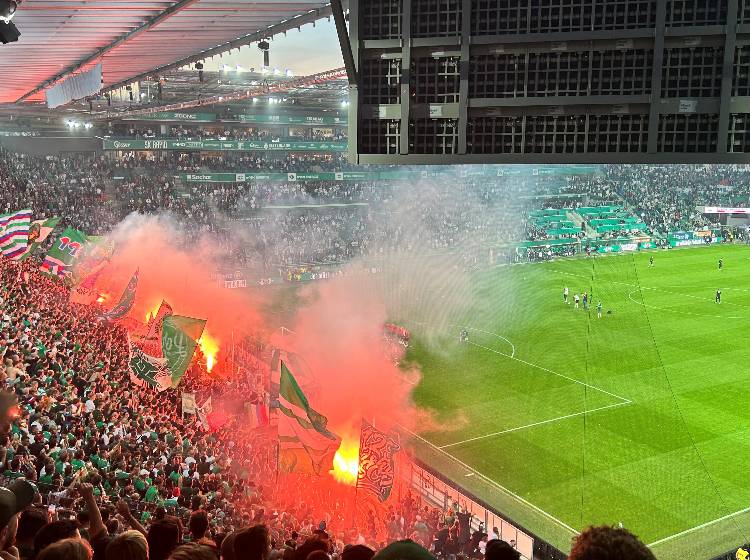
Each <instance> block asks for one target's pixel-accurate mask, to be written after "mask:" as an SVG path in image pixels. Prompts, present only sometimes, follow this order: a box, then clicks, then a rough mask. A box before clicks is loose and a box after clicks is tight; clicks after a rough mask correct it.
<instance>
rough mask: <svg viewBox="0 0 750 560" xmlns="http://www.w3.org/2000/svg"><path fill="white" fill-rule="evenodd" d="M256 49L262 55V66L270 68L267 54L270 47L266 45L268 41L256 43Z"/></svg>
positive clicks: (269, 58) (269, 59)
mask: <svg viewBox="0 0 750 560" xmlns="http://www.w3.org/2000/svg"><path fill="white" fill-rule="evenodd" d="M258 48H259V49H260V50H261V52H262V53H263V66H271V57H270V56H269V54H268V51H269V49H270V48H271V45H269V44H268V41H260V42H259V43H258Z"/></svg>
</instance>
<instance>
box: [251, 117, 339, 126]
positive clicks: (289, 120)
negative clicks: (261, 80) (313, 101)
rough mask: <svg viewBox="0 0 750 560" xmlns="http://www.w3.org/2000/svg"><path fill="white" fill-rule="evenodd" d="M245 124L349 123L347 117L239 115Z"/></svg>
mask: <svg viewBox="0 0 750 560" xmlns="http://www.w3.org/2000/svg"><path fill="white" fill-rule="evenodd" d="M236 120H238V121H240V122H243V123H265V124H268V123H270V124H309V125H315V124H332V125H345V124H348V123H349V119H347V118H346V117H316V116H314V115H304V116H295V115H237V119H236Z"/></svg>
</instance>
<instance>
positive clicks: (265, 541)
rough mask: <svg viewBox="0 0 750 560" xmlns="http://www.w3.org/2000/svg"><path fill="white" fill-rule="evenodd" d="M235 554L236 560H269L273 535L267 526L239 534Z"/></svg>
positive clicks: (235, 543)
mask: <svg viewBox="0 0 750 560" xmlns="http://www.w3.org/2000/svg"><path fill="white" fill-rule="evenodd" d="M233 552H234V558H235V560H267V559H268V555H269V553H270V552H271V535H270V533H269V532H268V528H267V527H266V526H265V525H256V526H255V527H250V528H249V529H244V530H242V531H240V532H239V533H237V535H236V536H235V538H234V548H233ZM306 558H307V557H306V556H305V559H306Z"/></svg>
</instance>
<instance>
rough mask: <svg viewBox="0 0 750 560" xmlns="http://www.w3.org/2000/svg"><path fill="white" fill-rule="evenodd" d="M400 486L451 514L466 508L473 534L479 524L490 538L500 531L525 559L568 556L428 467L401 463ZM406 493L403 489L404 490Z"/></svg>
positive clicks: (415, 462)
mask: <svg viewBox="0 0 750 560" xmlns="http://www.w3.org/2000/svg"><path fill="white" fill-rule="evenodd" d="M398 480H399V484H402V485H405V486H406V487H408V488H409V489H410V490H411V491H412V492H416V493H417V495H418V496H419V498H420V499H421V500H422V501H423V502H425V503H427V504H429V505H431V506H433V507H436V508H440V509H442V510H444V511H445V510H447V509H448V508H450V507H452V506H453V504H456V503H458V505H459V506H460V507H462V508H463V507H466V509H467V511H469V512H470V513H471V514H472V516H473V519H472V530H476V529H478V527H479V524H480V523H482V524H483V525H484V528H485V531H486V532H487V533H488V534H489V533H490V532H491V531H492V529H493V527H497V528H498V530H499V534H500V538H501V539H502V540H504V541H506V542H508V543H510V544H511V545H512V546H514V547H515V548H516V550H518V552H520V553H521V555H522V557H523V558H525V559H528V560H549V559H552V560H564V559H565V558H567V555H566V554H565V553H563V552H561V551H560V550H558V549H557V548H555V547H554V546H552V545H550V544H549V543H547V542H545V541H544V540H542V539H540V538H539V537H537V536H535V535H533V533H531V532H530V531H528V530H526V529H524V528H523V527H521V526H520V525H519V524H517V523H514V522H513V521H512V520H511V519H509V518H508V517H507V516H505V515H503V514H502V513H500V512H498V511H497V510H496V509H494V508H492V507H491V506H489V505H488V504H487V503H486V502H484V501H483V500H482V499H481V498H478V497H476V496H475V495H473V494H472V493H471V492H468V491H466V490H465V489H463V488H461V486H460V485H459V484H457V483H456V482H454V481H452V480H449V479H448V478H447V477H444V476H442V475H441V474H439V473H438V472H437V471H435V470H433V469H432V468H430V467H429V465H427V464H426V463H423V462H422V461H420V460H418V459H416V458H411V457H410V458H408V459H407V460H402V461H401V462H400V463H399V469H398ZM401 492H402V493H403V492H404V490H403V488H402V489H401Z"/></svg>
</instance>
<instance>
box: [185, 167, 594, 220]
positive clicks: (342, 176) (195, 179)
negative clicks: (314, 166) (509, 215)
mask: <svg viewBox="0 0 750 560" xmlns="http://www.w3.org/2000/svg"><path fill="white" fill-rule="evenodd" d="M564 169H567V168H564ZM591 169H592V173H593V172H594V170H595V167H593V166H592V167H591ZM544 175H547V173H544ZM497 176H499V174H498V172H497V169H496V168H494V167H487V168H484V167H481V166H477V168H476V169H471V170H469V172H467V171H466V170H465V169H464V168H463V167H457V168H453V169H439V170H438V169H436V170H431V171H424V170H410V169H402V170H399V171H328V172H322V173H255V172H248V173H211V172H209V173H183V174H182V175H177V176H175V178H177V179H180V180H182V182H184V183H246V182H251V181H285V182H286V181H291V182H294V181H418V180H420V179H425V178H445V177H455V178H456V179H460V178H465V177H497ZM553 212H558V213H559V218H560V219H562V218H564V216H565V214H564V212H563V211H562V210H554V211H553ZM535 215H536V214H535V213H532V216H535Z"/></svg>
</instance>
